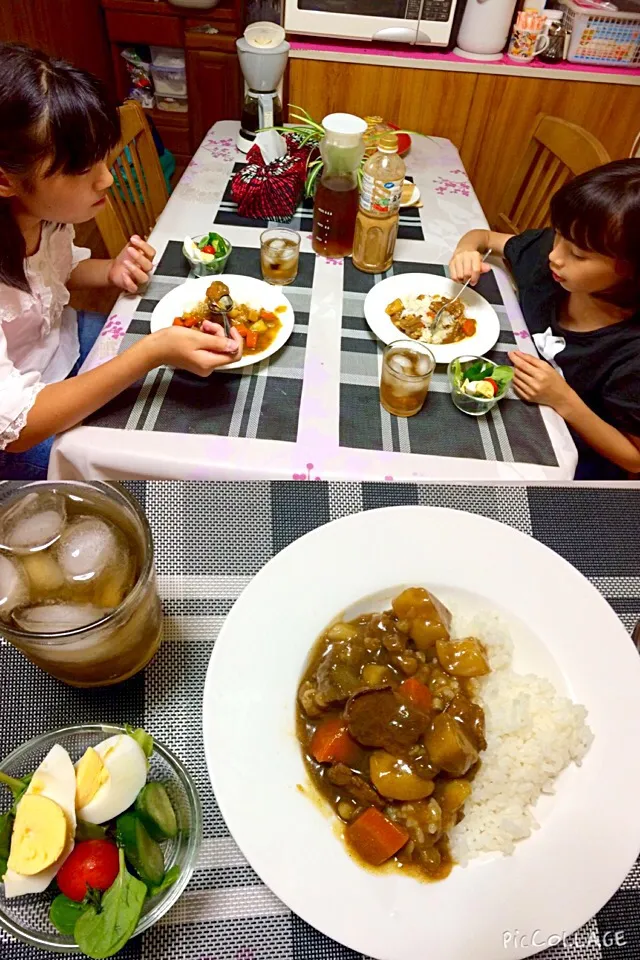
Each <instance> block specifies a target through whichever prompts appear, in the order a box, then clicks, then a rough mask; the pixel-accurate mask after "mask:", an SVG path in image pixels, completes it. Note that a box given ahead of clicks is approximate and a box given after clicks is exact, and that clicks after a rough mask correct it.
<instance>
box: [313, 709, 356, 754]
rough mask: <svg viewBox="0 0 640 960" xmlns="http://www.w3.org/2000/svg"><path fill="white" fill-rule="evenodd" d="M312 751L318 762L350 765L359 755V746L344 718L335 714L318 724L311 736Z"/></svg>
mask: <svg viewBox="0 0 640 960" xmlns="http://www.w3.org/2000/svg"><path fill="white" fill-rule="evenodd" d="M310 751H311V756H312V757H313V758H314V760H317V761H318V763H346V764H347V765H349V764H351V763H353V762H354V760H355V759H356V757H357V755H358V746H357V744H356V743H355V741H354V740H352V739H351V737H350V736H349V731H348V730H347V725H346V723H345V721H344V720H343V718H342V717H340V716H335V715H334V716H332V717H327V718H326V720H322V722H321V723H319V724H318V726H317V727H316V729H315V733H314V734H313V736H312V738H311V745H310Z"/></svg>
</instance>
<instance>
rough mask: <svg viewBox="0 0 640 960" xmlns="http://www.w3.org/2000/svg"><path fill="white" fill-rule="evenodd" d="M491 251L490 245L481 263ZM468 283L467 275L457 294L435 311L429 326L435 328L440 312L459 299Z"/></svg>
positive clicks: (469, 281) (469, 280)
mask: <svg viewBox="0 0 640 960" xmlns="http://www.w3.org/2000/svg"><path fill="white" fill-rule="evenodd" d="M491 252H492V250H491V247H489V249H488V250H487V252H486V253H485V255H484V256H483V258H482V260H481V263H484V262H485V260H486V259H487V257H488V256H489V255H490V254H491ZM470 283H471V277H469V279H468V280H467V282H466V283H465V285H464V286H463V287H462V288H461V289H460V290H459V292H458V294H457V296H455V297H454V298H453V300H449V302H448V303H445V304H444V306H442V307H440V309H439V310H438V312H437V313H436V315H435V317H434V318H433V323H432V324H431V326H432V328H433V329H435V327H436V324H437V322H438V320H439V319H440V315H441V314H442V313H444V312H445V310H448V309H449V307H450V306H452V304H454V303H455V302H456V300H459V299H460V297H461V296H462V294H463V293H464V291H465V290H466V289H467V287H468V286H469V284H470Z"/></svg>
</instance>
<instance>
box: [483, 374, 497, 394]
mask: <svg viewBox="0 0 640 960" xmlns="http://www.w3.org/2000/svg"><path fill="white" fill-rule="evenodd" d="M484 379H485V383H490V384H491V386H492V387H493V395H494V397H495V395H496V394H497V392H498V390H499V389H500V387H499V386H498V384H497V383H496V381H495V380H494V379H493V377H485V378H484Z"/></svg>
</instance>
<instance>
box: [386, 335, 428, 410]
mask: <svg viewBox="0 0 640 960" xmlns="http://www.w3.org/2000/svg"><path fill="white" fill-rule="evenodd" d="M435 365H436V361H435V358H434V356H433V354H432V353H431V350H429V348H428V347H427V346H426V344H424V343H420V342H419V341H417V340H394V341H393V342H392V343H390V344H389V345H388V346H387V347H386V348H385V351H384V354H383V356H382V374H381V377H380V403H381V404H382V406H383V407H384V408H385V410H387V411H388V412H389V413H392V414H393V415H394V416H396V417H413V416H415V414H416V413H418V412H419V411H420V410H421V409H422V406H423V404H424V402H425V400H426V398H427V393H428V391H429V383H430V382H431V374H432V373H433V371H434V369H435Z"/></svg>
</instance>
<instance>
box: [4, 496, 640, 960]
mask: <svg viewBox="0 0 640 960" xmlns="http://www.w3.org/2000/svg"><path fill="white" fill-rule="evenodd" d="M128 486H129V489H130V490H131V491H132V492H133V493H134V494H135V495H136V496H137V497H138V499H139V500H140V502H141V503H142V505H143V507H144V509H145V510H146V513H147V516H148V517H149V522H150V524H151V528H152V531H153V535H154V540H155V546H156V568H157V572H158V575H159V587H160V593H161V595H162V599H163V604H164V617H165V620H164V632H165V639H164V643H163V645H162V647H161V648H160V651H159V652H158V654H157V656H156V657H155V659H154V660H153V661H152V663H151V664H150V665H149V667H147V669H146V670H145V672H144V674H143V675H141V676H138V677H136V678H134V679H133V680H130V681H128V682H127V683H125V684H122V685H121V686H119V687H110V688H107V689H106V690H74V689H71V688H68V687H65V686H63V685H62V684H60V683H58V682H57V681H55V680H52V679H50V678H49V677H47V676H46V675H45V674H43V673H41V672H40V671H39V670H37V669H36V668H35V667H33V666H32V665H31V664H29V663H27V662H26V661H25V660H23V659H22V657H21V656H20V655H19V654H18V653H17V652H16V651H14V650H13V648H11V647H10V646H8V645H7V644H6V643H4V642H3V643H2V644H0V670H1V675H2V678H3V684H2V696H1V697H0V720H1V723H0V752H1V753H2V755H5V754H6V753H8V752H9V751H10V750H13V749H14V748H15V747H17V746H18V745H19V744H21V743H23V742H24V741H25V740H27V739H29V738H31V737H33V736H35V735H37V734H39V733H42V732H44V731H46V730H50V729H53V728H56V727H59V726H63V725H66V724H70V723H83V722H113V723H124V722H129V723H133V724H141V725H142V724H143V725H144V726H145V727H147V728H148V729H149V730H150V731H151V732H152V733H153V734H155V735H156V736H157V737H158V739H160V740H162V741H163V742H164V743H166V744H167V745H168V746H169V747H170V748H171V749H172V750H174V751H175V752H176V753H177V754H178V756H179V757H180V758H181V759H182V760H183V761H184V762H185V763H186V765H187V767H188V768H189V770H190V772H191V774H192V776H193V777H194V780H195V782H196V785H197V787H198V790H199V793H200V796H201V798H202V802H203V807H204V841H203V846H202V850H201V855H200V858H199V861H198V864H197V868H196V871H195V874H194V876H193V879H192V881H191V883H190V884H189V887H188V889H187V891H186V893H185V894H184V896H183V897H182V898H181V900H180V901H179V903H178V904H177V905H176V907H175V908H174V910H173V911H172V912H171V913H170V914H169V915H168V916H167V917H166V918H165V919H164V920H163V921H162V922H161V923H159V924H157V925H156V926H155V927H154V928H153V929H151V930H150V931H148V932H147V933H145V934H144V935H143V936H142V937H140V938H138V939H136V940H135V941H133V942H130V943H129V945H128V946H127V948H126V949H125V950H124V951H123V952H122V953H121V954H119V956H121V957H122V958H123V960H366V958H361V957H360V956H359V955H358V954H356V953H354V952H353V951H351V950H348V949H347V948H345V947H343V946H340V945H339V944H337V943H335V942H333V941H331V940H329V939H327V938H326V937H324V936H323V935H322V934H319V933H318V932H316V931H315V930H313V929H312V928H311V927H309V926H307V925H306V924H305V923H304V922H303V921H301V920H300V919H299V918H297V917H296V916H293V915H292V914H291V913H290V912H289V911H288V910H287V909H286V907H284V905H283V904H281V903H280V901H278V900H276V898H275V897H273V895H272V894H271V893H270V892H269V891H268V890H267V889H266V888H265V887H264V886H263V885H262V884H261V883H260V880H259V878H258V877H257V875H256V874H255V873H254V871H253V870H252V869H251V867H250V866H249V865H248V864H247V863H246V861H245V860H244V859H243V857H242V855H241V854H240V852H239V850H238V848H237V847H236V845H235V844H234V842H233V840H232V838H231V837H230V836H229V833H228V831H227V828H226V826H225V823H224V821H223V819H222V817H221V815H220V812H219V810H218V807H217V805H216V801H215V798H214V796H213V793H212V790H211V785H210V782H209V779H208V776H207V770H206V765H205V758H204V750H203V743H202V731H201V716H202V714H201V706H202V690H203V685H204V677H205V671H206V668H207V664H208V662H209V657H210V655H211V651H212V648H213V645H214V643H215V640H216V637H217V635H218V633H219V631H220V627H221V625H222V623H223V621H224V618H225V616H226V614H227V613H228V612H229V610H230V609H231V606H232V605H233V602H234V600H235V599H236V598H237V597H238V595H239V594H240V592H241V591H242V589H243V587H244V586H245V585H246V583H247V582H248V580H249V579H250V578H251V577H252V576H254V575H255V574H256V573H257V572H258V570H260V568H261V567H262V566H263V565H264V564H265V563H266V562H267V561H268V560H269V559H270V558H271V557H272V556H273V555H274V554H275V553H277V552H278V551H279V550H281V549H282V548H283V547H286V546H287V545H288V544H289V543H291V542H292V541H293V540H295V539H296V538H297V537H300V536H301V535H303V534H304V533H306V532H308V531H309V530H311V529H313V528H315V527H317V526H320V525H321V524H323V523H327V522H328V521H329V520H333V519H335V518H337V517H341V516H345V515H346V514H350V513H356V512H359V511H362V510H369V509H373V508H375V507H381V506H389V505H393V504H399V503H421V504H428V505H435V506H447V507H454V508H456V509H459V510H467V511H470V512H472V513H479V514H483V515H485V516H488V517H492V518H494V519H497V520H501V521H502V522H503V523H507V524H509V525H511V526H513V527H515V528H517V529H519V530H521V531H524V532H525V533H528V534H530V535H532V536H533V537H535V538H536V539H538V540H539V541H541V542H542V543H544V544H546V545H547V546H549V547H551V548H552V549H554V550H556V551H557V552H558V553H560V554H561V555H562V556H564V557H565V558H566V559H567V560H569V561H570V562H571V563H573V564H574V565H575V566H576V567H577V568H578V570H580V571H581V573H583V574H584V575H585V576H586V577H588V578H589V579H590V580H591V582H592V583H594V584H595V586H596V587H597V588H598V589H599V590H600V591H601V592H602V593H603V594H604V596H605V597H606V598H607V600H608V601H609V603H610V604H611V606H612V607H613V609H614V610H615V611H616V613H617V614H618V616H619V617H620V618H621V620H622V622H623V623H624V625H625V626H626V627H627V629H628V630H631V629H632V628H633V625H634V623H635V622H636V620H637V619H638V617H640V577H639V576H638V572H639V571H640V528H639V527H638V523H637V517H638V515H639V510H640V490H638V489H633V488H625V486H623V485H620V486H619V487H618V488H615V489H612V488H608V489H607V488H586V487H582V486H576V485H572V486H571V487H570V488H569V487H553V486H529V487H527V486H525V485H508V484H500V485H495V486H471V487H464V486H458V485H443V484H432V485H427V486H425V485H414V484H357V483H345V484H338V483H336V484H325V483H313V482H311V483H305V482H299V483H295V482H289V483H286V482H283V483H267V482H264V483H229V484H223V483H210V484H207V485H206V487H205V485H204V484H202V483H177V482H170V483H158V482H156V483H144V482H134V483H131V484H128ZM8 489H10V488H9V487H8V485H7V486H6V487H3V488H0V497H1V496H2V494H3V493H4V492H6V491H7V490H8ZM238 517H242V524H241V526H238ZM634 518H635V521H636V522H634ZM567 600H568V602H570V598H567ZM629 642H631V641H629ZM603 643H605V645H606V638H603ZM611 695H612V696H615V691H612V692H611ZM602 803H603V816H615V797H608V796H607V795H606V784H603V797H602ZM594 830H597V824H594ZM588 882H589V878H588V877H585V883H588ZM549 883H550V884H551V885H553V863H550V864H549ZM425 922H426V927H425V930H426V932H425V951H424V955H423V956H420V957H416V958H415V960H427V958H433V960H447V957H445V956H443V955H442V954H438V952H437V950H436V952H433V948H432V945H430V944H429V937H428V918H427V920H426V921H425ZM461 922H464V918H461ZM401 935H402V932H401V931H399V936H401ZM42 956H43V954H42V953H41V952H39V951H36V950H34V949H33V948H30V947H26V946H24V945H22V944H19V943H16V942H15V941H13V940H11V939H10V938H9V937H8V936H7V935H5V934H1V933H0V957H2V960H40V958H41V957H42ZM49 956H51V957H53V955H52V954H49ZM504 957H508V951H507V950H505V951H503V952H501V953H500V954H499V955H496V958H495V960H503V958H504ZM540 957H541V958H543V960H638V958H639V957H640V864H637V865H636V866H635V867H634V869H633V870H632V871H631V873H630V874H629V876H628V877H627V878H626V880H625V881H624V883H623V885H622V887H621V888H620V890H619V891H618V892H617V893H616V894H615V896H614V897H613V898H612V899H611V900H610V901H609V903H608V904H606V905H605V906H604V907H603V909H602V910H601V911H600V912H599V913H598V914H597V916H596V917H594V918H593V919H592V920H590V921H589V923H588V924H586V926H585V927H583V928H582V930H580V931H579V932H578V933H577V934H576V935H574V936H572V937H571V938H569V940H568V941H567V945H566V946H564V945H559V946H556V947H553V948H552V949H550V950H548V951H546V952H545V953H544V954H540ZM469 960H473V956H472V955H470V957H469Z"/></svg>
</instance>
